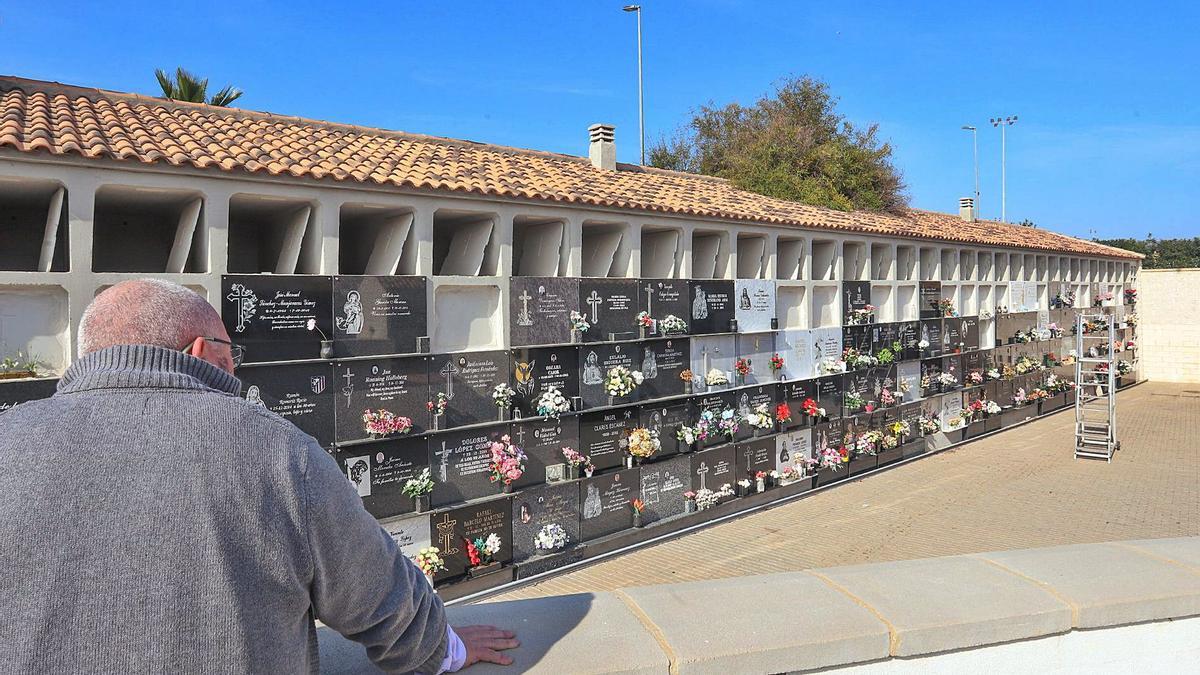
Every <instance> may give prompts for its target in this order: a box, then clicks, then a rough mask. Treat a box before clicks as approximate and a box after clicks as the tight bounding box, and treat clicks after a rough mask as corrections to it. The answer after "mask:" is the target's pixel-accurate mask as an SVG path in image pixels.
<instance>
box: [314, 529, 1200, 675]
mask: <svg viewBox="0 0 1200 675" xmlns="http://www.w3.org/2000/svg"><path fill="white" fill-rule="evenodd" d="M447 611H448V613H449V616H450V621H451V623H452V624H455V625H463V624H473V623H488V624H493V625H498V626H505V627H508V628H511V629H513V630H515V631H517V634H518V637H519V638H520V640H521V642H522V646H521V647H520V648H519V649H516V650H513V651H512V652H510V653H511V654H512V656H513V658H514V659H515V664H514V667H512V668H499V667H492V666H476V667H473V668H472V669H471V670H470V671H469V672H471V673H513V672H535V673H730V672H737V673H780V672H791V671H814V670H816V671H819V670H834V669H836V670H847V669H858V668H861V669H863V670H864V671H867V672H872V671H879V672H892V671H893V670H894V671H895V672H901V671H904V670H910V671H913V672H919V671H920V667H921V664H923V663H925V664H926V665H928V666H929V667H931V668H933V667H934V666H937V668H934V670H938V669H939V668H944V667H946V666H947V664H950V663H951V662H966V661H970V662H971V663H975V664H976V668H978V667H981V666H980V665H979V664H987V663H988V662H989V659H992V661H993V662H994V663H997V664H999V663H1003V662H1004V659H1006V658H1012V656H1011V655H1012V654H1021V653H1026V651H1028V650H1025V651H1022V650H1024V649H1025V648H1024V647H1020V645H1025V644H1030V645H1036V644H1037V643H1038V642H1039V641H1045V640H1061V639H1063V636H1071V635H1083V636H1088V635H1095V632H1094V631H1095V629H1099V630H1110V629H1116V628H1117V627H1122V626H1131V625H1136V626H1138V629H1137V630H1138V631H1140V632H1139V635H1141V634H1143V633H1146V634H1150V635H1153V634H1155V631H1160V632H1162V635H1163V636H1164V637H1163V639H1169V640H1175V639H1177V638H1171V637H1170V635H1169V634H1170V631H1171V629H1170V628H1169V626H1170V625H1172V622H1175V624H1176V625H1178V622H1177V621H1176V620H1178V619H1185V618H1188V617H1194V616H1200V537H1190V538H1178V539H1158V540H1140V541H1132V542H1118V543H1107V544H1085V545H1077V546H1059V547H1053V548H1045V549H1032V550H1023V551H1001V552H996V553H983V554H977V555H969V556H952V557H946V558H930V559H925V560H909V561H900V562H892V563H876V564H869V565H855V566H850V567H835V568H824V569H817V570H810V571H808V572H794V573H785V574H773V575H766V576H750V577H738V578H733V579H720V580H714V581H701V582H691V583H683V584H670V585H664V586H648V587H642V588H629V589H624V590H620V591H616V592H614V593H597V594H590V593H588V594H579V595H567V596H558V597H551V598H541V599H535V600H517V601H511V602H497V603H486V604H479V605H467V606H460V607H451V608H449V609H448V610H447ZM1148 622H1161V623H1158V624H1155V623H1148ZM1193 623H1194V622H1193ZM1189 625H1190V624H1189ZM1147 626H1148V627H1147ZM1156 627H1157V628H1156ZM1079 629H1092V630H1088V631H1086V632H1083V633H1080V632H1079ZM1121 630H1128V629H1125V628H1122V629H1121ZM1188 630H1191V631H1193V632H1194V629H1193V628H1189V629H1188ZM1113 632H1114V636H1115V635H1117V634H1118V631H1116V630H1113ZM1120 634H1122V635H1123V634H1124V633H1120ZM1188 634H1189V635H1190V634H1192V633H1188ZM1082 639H1083V640H1085V641H1087V640H1092V638H1090V637H1084V638H1082ZM1152 642H1153V641H1150V642H1147V643H1146V644H1151V643H1152ZM320 643H321V659H322V661H321V663H322V672H324V673H339V674H340V673H359V672H363V673H369V672H377V671H375V670H374V668H373V667H371V666H370V664H369V663H368V662H367V660H366V656H365V652H364V651H363V649H362V648H361V647H359V646H358V645H356V644H353V643H349V642H347V641H345V640H344V639H342V638H341V637H340V636H338V635H335V634H333V633H332V632H330V631H328V630H327V629H322V630H321V635H320ZM1081 644H1082V643H1081ZM1139 644H1140V643H1139ZM1172 644H1174V643H1172ZM1189 649H1192V650H1193V651H1194V650H1195V645H1192V647H1189ZM989 650H994V652H993V651H989ZM1034 651H1037V650H1036V649H1034ZM992 653H994V655H995V656H994V657H993V656H991V654H992ZM1030 653H1032V652H1030ZM1172 653H1174V652H1172ZM1180 653H1182V652H1180ZM1189 653H1190V652H1189ZM1006 654H1007V655H1009V656H1005V655H1006ZM1123 656H1124V657H1126V658H1129V659H1133V660H1134V661H1135V662H1136V659H1137V658H1139V655H1138V654H1137V653H1132V652H1130V651H1129V650H1126V651H1125V653H1124V655H1123ZM947 659H950V660H949V661H947ZM856 664H857V665H856ZM888 666H893V667H894V668H891V669H889V668H888ZM881 668H882V669H881ZM1001 670H1003V669H1001ZM930 672H932V671H930ZM980 672H983V671H980ZM992 672H999V671H995V670H993V671H992Z"/></svg>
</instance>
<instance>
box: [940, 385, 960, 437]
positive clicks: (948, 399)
mask: <svg viewBox="0 0 1200 675" xmlns="http://www.w3.org/2000/svg"><path fill="white" fill-rule="evenodd" d="M941 406H942V410H941V413H940V414H941V416H942V431H954V430H955V429H962V428H963V423H962V417H961V416H960V415H961V413H962V394H960V393H958V392H955V393H953V394H947V395H945V396H943V397H942V398H941Z"/></svg>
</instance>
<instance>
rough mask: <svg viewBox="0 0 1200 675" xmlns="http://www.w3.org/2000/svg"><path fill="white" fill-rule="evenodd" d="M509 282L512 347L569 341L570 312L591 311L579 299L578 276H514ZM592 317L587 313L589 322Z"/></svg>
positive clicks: (589, 331)
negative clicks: (572, 277)
mask: <svg viewBox="0 0 1200 675" xmlns="http://www.w3.org/2000/svg"><path fill="white" fill-rule="evenodd" d="M508 284H509V285H508V289H509V290H508V312H509V314H508V317H509V322H508V324H509V336H510V339H511V344H512V346H513V347H524V346H528V345H553V344H562V343H566V342H570V341H571V312H573V311H578V312H580V313H581V314H582V313H588V312H589V311H590V310H588V309H586V307H585V306H584V305H583V304H582V303H581V302H580V301H579V297H580V296H579V279H568V278H565V277H512V278H511V279H509V282H508ZM591 317H592V315H591V314H590V313H588V321H589V322H590V321H591ZM592 330H594V329H592ZM592 330H588V332H587V333H585V335H587V334H590V333H591V332H592Z"/></svg>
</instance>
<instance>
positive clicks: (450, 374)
mask: <svg viewBox="0 0 1200 675" xmlns="http://www.w3.org/2000/svg"><path fill="white" fill-rule="evenodd" d="M439 372H441V374H442V375H445V376H446V400H451V399H453V398H454V374H455V373H457V372H458V368H457V367H456V366H455V365H454V362H453V361H447V362H446V365H444V366H442V369H441V371H439Z"/></svg>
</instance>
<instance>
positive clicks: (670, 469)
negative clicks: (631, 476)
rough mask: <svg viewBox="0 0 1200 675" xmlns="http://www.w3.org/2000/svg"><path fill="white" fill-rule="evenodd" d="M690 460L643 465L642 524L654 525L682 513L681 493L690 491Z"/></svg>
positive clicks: (668, 460)
mask: <svg viewBox="0 0 1200 675" xmlns="http://www.w3.org/2000/svg"><path fill="white" fill-rule="evenodd" d="M691 470H692V459H691V457H689V456H687V455H683V456H681V457H674V458H671V459H666V460H662V461H659V462H654V463H653V464H645V465H643V466H642V472H641V486H640V492H641V497H640V498H641V500H642V502H644V503H645V504H646V508H645V510H644V511H643V512H642V521H643V522H644V523H647V524H649V523H653V522H655V521H659V520H662V519H664V518H670V517H672V516H678V515H680V514H682V513H683V506H684V504H683V493H684V492H687V491H688V490H691V489H692V479H691Z"/></svg>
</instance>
